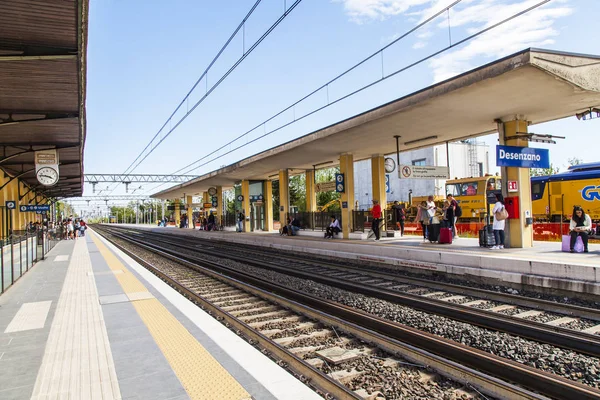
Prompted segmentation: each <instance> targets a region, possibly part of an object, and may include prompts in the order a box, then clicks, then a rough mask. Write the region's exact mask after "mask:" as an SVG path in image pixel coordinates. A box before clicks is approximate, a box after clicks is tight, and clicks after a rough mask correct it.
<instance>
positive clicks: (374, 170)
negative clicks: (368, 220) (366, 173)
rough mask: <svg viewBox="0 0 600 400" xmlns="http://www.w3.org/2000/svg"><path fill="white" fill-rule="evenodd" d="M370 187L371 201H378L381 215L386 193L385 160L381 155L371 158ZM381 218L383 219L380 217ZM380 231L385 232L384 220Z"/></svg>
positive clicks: (385, 202)
mask: <svg viewBox="0 0 600 400" xmlns="http://www.w3.org/2000/svg"><path fill="white" fill-rule="evenodd" d="M371 185H372V189H373V194H372V196H373V200H377V201H379V205H380V206H381V212H382V213H383V212H384V211H385V208H386V206H387V193H386V192H385V158H384V157H383V155H382V154H377V155H374V156H373V157H371ZM382 218H384V217H383V216H382ZM381 230H382V231H385V230H386V224H385V219H384V220H383V226H382V227H381Z"/></svg>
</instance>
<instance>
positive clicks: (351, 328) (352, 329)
mask: <svg viewBox="0 0 600 400" xmlns="http://www.w3.org/2000/svg"><path fill="white" fill-rule="evenodd" d="M98 231H100V232H102V229H98ZM104 233H108V232H106V231H105V232H104ZM109 234H110V235H113V236H116V237H118V238H120V239H121V240H124V241H126V242H128V243H132V244H134V245H135V246H139V247H141V248H144V249H146V250H147V251H150V252H152V253H153V254H158V255H160V256H161V257H164V258H166V259H168V260H171V261H174V262H176V263H179V264H182V266H183V267H184V268H190V269H193V270H195V271H198V272H201V273H203V274H207V275H209V276H211V277H213V278H216V279H219V280H221V281H223V282H225V283H227V284H230V285H233V286H235V287H238V288H239V289H242V290H244V291H247V292H249V293H251V294H254V295H256V296H258V297H262V298H264V299H265V300H268V301H271V302H274V303H277V304H279V305H281V306H283V307H285V308H289V309H290V310H292V311H294V312H297V313H299V314H303V315H305V316H307V317H308V318H311V319H314V320H319V321H321V322H323V323H325V324H327V325H330V326H334V327H336V328H337V329H339V330H340V331H343V332H346V333H348V334H351V335H354V336H355V337H357V338H361V339H363V340H364V341H366V342H369V343H374V344H376V345H377V346H378V347H380V348H382V349H383V350H386V351H388V352H390V353H391V354H395V355H399V356H401V357H403V358H406V359H408V360H410V361H413V362H416V363H419V364H423V365H426V366H428V367H432V368H434V369H435V370H436V371H437V372H438V373H440V374H441V375H444V376H446V377H449V378H450V379H453V380H456V381H459V382H462V383H464V384H465V385H467V386H471V387H475V388H477V389H478V390H481V391H482V392H484V393H486V394H489V395H492V396H497V397H501V398H505V399H515V400H516V399H530V400H542V399H543V400H548V398H547V397H546V396H543V395H540V394H537V393H533V392H530V391H528V390H526V389H523V388H521V387H518V386H515V385H513V384H511V383H508V382H504V381H502V380H499V379H497V378H495V377H492V376H489V375H487V374H484V373H481V372H479V371H476V370H474V369H471V368H468V367H465V366H464V365H462V364H460V363H456V362H453V361H450V360H447V359H444V358H443V357H441V356H438V355H435V354H432V353H430V352H427V351H425V350H423V349H420V348H417V347H414V346H412V345H410V344H407V343H403V342H400V341H398V340H395V339H392V338H389V337H385V336H384V335H382V334H380V333H377V332H375V331H373V330H371V329H367V328H365V327H363V326H360V325H357V324H355V323H351V322H347V321H344V320H342V319H340V318H338V317H336V316H334V315H330V314H326V313H324V312H322V311H320V310H318V309H315V308H312V307H308V306H306V305H303V304H301V303H300V302H297V301H295V300H293V299H292V300H290V299H289V298H285V297H282V296H281V295H279V294H276V293H273V291H272V290H269V289H266V290H265V288H261V287H257V286H255V285H252V284H249V283H247V282H245V279H244V280H240V279H237V278H235V277H231V276H226V275H223V274H222V273H220V272H216V271H215V270H213V269H212V268H214V267H215V266H216V267H220V266H219V265H218V264H215V263H211V262H205V261H202V263H203V264H207V265H210V266H211V267H210V269H207V268H206V267H202V266H201V265H198V264H195V263H193V262H190V261H188V260H185V259H182V258H180V257H177V256H175V255H172V254H169V253H167V252H164V251H162V250H158V249H156V248H154V247H151V246H147V245H145V244H144V243H141V242H138V241H137V240H133V239H131V238H128V237H126V236H124V235H122V234H120V233H117V234H115V233H109ZM103 236H104V235H103ZM105 237H106V236H105ZM106 239H107V240H109V241H111V243H113V244H114V245H115V246H116V247H117V248H119V249H120V250H122V251H123V252H125V253H126V254H128V255H129V256H130V257H132V258H133V259H134V260H135V261H137V262H139V263H140V264H141V265H143V266H144V267H146V268H147V269H149V270H150V271H151V272H152V273H154V274H155V275H157V276H158V277H159V278H161V279H162V280H164V281H165V282H167V283H168V284H169V285H171V286H172V287H174V288H176V289H177V290H179V291H180V292H181V293H183V294H184V295H185V296H186V297H188V298H189V299H190V300H192V301H194V302H195V303H200V304H202V305H203V306H205V307H206V308H207V309H208V310H209V311H210V312H212V314H213V315H217V316H218V317H221V318H223V319H224V320H225V321H226V322H228V323H230V324H231V325H232V326H234V327H235V328H237V329H239V330H241V331H243V332H244V335H245V336H246V337H248V338H250V339H252V340H255V341H256V342H257V343H259V344H260V345H261V346H263V347H264V348H266V349H267V350H268V351H270V352H271V353H272V354H273V355H275V356H276V357H278V358H279V359H281V360H282V361H284V362H286V363H288V365H290V366H292V369H295V370H296V371H297V372H303V374H302V376H301V377H304V378H308V380H309V381H310V382H311V383H312V382H316V385H315V386H317V387H320V386H324V387H327V386H328V385H327V384H326V385H322V383H321V382H319V380H320V379H321V378H322V377H323V376H325V377H326V378H327V381H328V382H329V383H330V384H333V385H335V386H338V384H337V382H336V381H333V382H331V381H332V380H331V379H329V377H328V376H327V375H324V374H322V373H320V372H319V371H318V370H315V368H314V367H312V366H311V365H307V364H305V363H304V362H303V361H301V360H298V357H296V356H295V355H294V354H291V353H289V352H288V351H287V350H285V349H283V348H282V347H281V346H280V345H278V344H277V343H273V342H272V341H271V340H270V339H268V338H266V337H265V336H264V335H262V334H260V333H258V332H256V331H255V330H254V329H252V328H251V327H249V326H248V325H247V324H246V323H244V322H241V321H239V320H238V319H237V318H235V317H232V316H231V315H229V314H228V313H227V312H225V311H223V310H221V309H220V308H219V307H218V306H214V305H212V304H211V303H210V302H208V301H207V300H205V299H204V298H202V297H201V296H198V295H197V294H195V293H194V292H192V291H190V290H189V289H187V288H186V287H185V286H184V285H182V284H181V283H179V282H177V281H176V280H175V279H173V278H171V277H170V276H168V275H166V274H165V273H163V272H161V271H160V270H158V269H157V268H156V267H154V266H153V265H152V264H150V263H149V262H147V261H145V260H144V259H143V258H141V257H140V256H138V255H137V254H135V253H134V252H132V251H131V250H129V249H127V248H125V247H124V246H122V245H120V244H118V243H114V242H113V241H112V240H111V239H110V238H108V237H107V238H106ZM369 318H376V317H372V316H369ZM298 361H299V362H300V364H299V365H296V362H298ZM305 367H306V368H305ZM306 369H308V371H307V370H306ZM313 371H314V372H313ZM305 380H306V379H305ZM330 389H331V388H330ZM333 389H335V388H333ZM346 390H347V389H346ZM329 393H334V392H325V398H328V399H330V398H331V397H328V396H327V394H329ZM337 398H340V399H343V398H360V397H356V394H355V393H350V394H349V395H348V396H344V395H343V396H338V397H337Z"/></svg>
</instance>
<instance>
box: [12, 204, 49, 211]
mask: <svg viewBox="0 0 600 400" xmlns="http://www.w3.org/2000/svg"><path fill="white" fill-rule="evenodd" d="M19 210H21V212H27V211H49V210H50V206H49V205H41V206H20V207H19Z"/></svg>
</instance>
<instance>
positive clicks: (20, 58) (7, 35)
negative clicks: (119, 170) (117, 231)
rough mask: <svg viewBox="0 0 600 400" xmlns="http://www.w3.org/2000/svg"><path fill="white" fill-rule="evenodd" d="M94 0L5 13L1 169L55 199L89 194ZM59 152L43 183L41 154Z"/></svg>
mask: <svg viewBox="0 0 600 400" xmlns="http://www.w3.org/2000/svg"><path fill="white" fill-rule="evenodd" d="M87 19H88V0H61V1H47V0H10V1H3V2H2V7H1V9H0V151H2V153H1V154H0V168H1V169H2V170H3V171H4V173H5V174H8V175H9V176H11V177H18V179H20V180H21V181H22V182H25V183H26V184H27V185H28V186H29V187H30V188H33V189H34V190H35V191H36V192H37V193H40V194H44V195H45V196H47V197H71V196H80V195H81V194H82V193H83V146H84V143H85V86H86V48H87V33H88V29H87ZM50 148H56V149H58V154H59V163H60V164H59V172H60V180H59V182H58V184H56V185H55V186H53V187H43V186H41V185H39V183H38V182H37V179H36V175H35V165H34V151H35V150H41V149H50Z"/></svg>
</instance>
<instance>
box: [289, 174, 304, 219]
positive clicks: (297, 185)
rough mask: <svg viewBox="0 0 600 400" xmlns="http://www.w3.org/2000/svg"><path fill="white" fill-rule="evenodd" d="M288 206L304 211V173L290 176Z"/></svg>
mask: <svg viewBox="0 0 600 400" xmlns="http://www.w3.org/2000/svg"><path fill="white" fill-rule="evenodd" d="M290 206H296V207H298V211H306V175H304V174H300V175H296V176H292V177H291V178H290Z"/></svg>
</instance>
